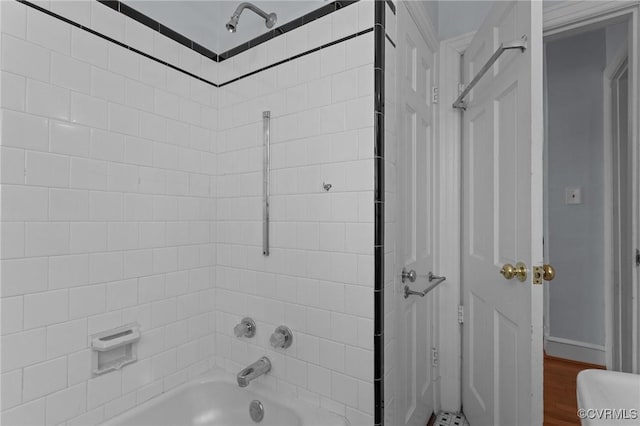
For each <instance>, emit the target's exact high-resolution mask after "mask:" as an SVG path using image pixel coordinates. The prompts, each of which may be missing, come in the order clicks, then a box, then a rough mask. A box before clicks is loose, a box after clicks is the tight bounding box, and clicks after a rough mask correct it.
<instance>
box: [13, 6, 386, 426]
mask: <svg viewBox="0 0 640 426" xmlns="http://www.w3.org/2000/svg"><path fill="white" fill-rule="evenodd" d="M38 4H39V5H41V6H45V7H47V8H51V9H52V10H53V11H55V12H56V13H60V14H62V15H64V16H67V17H68V18H69V19H72V20H74V21H76V22H78V23H80V24H83V25H86V26H90V27H91V28H93V29H95V30H97V31H99V32H101V33H103V34H105V35H107V36H109V37H111V38H113V39H115V40H117V41H120V42H123V43H126V44H128V45H130V46H133V47H135V48H136V49H139V50H141V51H143V52H145V53H148V54H149V55H152V56H154V57H156V58H159V59H160V60H162V61H166V62H169V63H171V64H173V65H175V66H177V67H180V68H182V69H185V70H187V71H189V72H191V73H193V74H195V75H197V76H199V77H202V78H204V79H206V80H208V81H211V82H215V83H224V82H225V81H229V80H231V79H233V78H236V77H238V76H242V75H244V74H246V73H248V72H251V71H255V70H257V69H259V68H262V67H265V66H269V65H272V64H274V63H275V62H277V61H281V60H283V59H286V58H289V57H291V56H293V55H298V54H300V53H303V52H306V51H308V50H309V49H313V48H316V47H318V46H321V45H323V44H327V43H331V42H334V41H336V40H339V39H341V38H343V37H347V36H350V35H353V34H355V33H357V32H358V31H362V30H366V29H368V28H371V26H372V23H373V7H372V5H371V3H370V2H360V3H358V4H354V5H350V6H348V7H345V8H344V9H342V10H340V11H338V12H336V13H333V14H331V15H328V16H326V17H324V18H321V19H319V20H317V21H314V22H312V23H311V24H308V25H305V26H303V27H300V28H298V29H296V30H294V31H292V32H289V33H287V34H285V35H283V36H281V37H278V38H275V39H273V40H271V41H269V42H267V43H264V44H262V45H260V46H258V47H256V48H253V49H250V50H248V51H246V52H244V53H242V54H240V55H238V56H236V57H234V58H232V59H229V60H227V61H224V62H222V63H219V64H216V63H214V62H212V61H210V60H208V59H206V58H204V57H200V56H199V55H197V54H195V53H194V52H192V51H190V50H188V49H186V48H184V47H183V46H181V45H179V44H177V43H175V42H173V41H171V40H169V39H166V38H165V37H164V36H162V35H159V34H157V33H154V32H153V31H151V30H150V29H148V28H146V27H143V26H141V25H139V24H137V23H136V22H134V21H132V20H130V19H128V18H125V17H124V16H123V15H120V14H118V13H117V12H115V11H112V10H111V9H109V8H107V7H105V6H103V5H101V4H99V3H97V2H69V3H67V2H51V3H48V2H43V3H38ZM2 32H3V34H2V70H3V71H2V88H1V89H2V107H3V122H2V147H1V148H2V151H1V155H2V209H1V215H2V223H1V226H2V229H1V232H2V242H3V244H2V253H1V257H2V313H3V317H2V324H3V327H2V372H3V375H2V386H3V387H2V397H3V401H2V409H3V412H2V421H3V423H5V424H12V423H17V422H19V421H25V422H27V423H29V422H30V423H32V424H45V423H46V424H59V423H65V422H67V423H68V424H92V423H97V422H100V421H102V420H103V419H106V418H108V417H111V416H113V415H115V414H117V413H119V412H121V411H123V410H125V409H127V408H130V407H131V406H133V405H136V404H138V403H140V402H142V401H144V400H146V399H148V398H150V397H152V396H154V395H157V394H158V393H160V392H163V391H166V390H168V389H170V388H171V387H174V386H176V385H178V384H180V383H182V382H184V381H185V380H187V379H188V378H190V377H193V376H196V375H198V374H199V373H200V372H202V371H204V370H205V369H207V368H209V367H210V366H212V365H214V364H217V365H219V366H221V367H223V368H225V369H227V370H229V371H232V372H234V373H235V372H236V371H237V370H238V369H239V368H241V367H243V366H245V365H246V364H247V363H249V362H252V361H253V360H255V359H257V358H258V357H259V356H261V355H262V354H267V355H268V356H269V357H270V358H271V360H272V362H273V370H272V373H271V374H270V375H268V376H266V377H263V378H260V379H259V380H264V381H265V382H267V383H270V384H271V385H272V386H273V387H274V388H277V389H278V390H279V391H282V392H284V393H293V394H296V395H297V396H298V397H301V398H303V399H305V400H307V401H310V402H312V403H314V404H317V405H321V406H324V407H326V408H327V409H329V410H331V411H334V412H337V413H339V414H342V415H345V416H347V417H348V418H349V419H350V420H351V422H352V424H354V425H359V424H372V423H373V422H372V417H371V416H372V412H373V392H372V375H373V255H372V253H373V234H374V230H373V228H374V227H373V222H374V218H373V182H374V180H373V134H372V133H373V131H372V126H373V68H372V64H373V33H372V32H368V33H365V34H361V35H359V36H357V37H353V38H350V39H348V40H346V41H342V42H340V43H337V44H334V45H332V46H330V47H326V48H324V49H321V50H318V51H315V52H313V53H310V54H308V55H304V56H302V57H299V58H297V59H295V60H292V61H287V62H284V63H282V64H280V65H278V66H276V67H272V68H269V69H266V70H263V71H259V72H257V73H256V74H254V75H252V76H250V77H246V78H242V79H240V80H238V81H236V82H234V83H231V84H227V85H223V86H222V87H221V88H219V89H218V88H215V87H214V86H212V85H209V84H206V83H205V82H202V81H200V80H198V79H196V78H192V77H189V76H187V75H185V74H182V73H179V72H178V71H175V70H173V69H171V68H169V67H166V66H164V65H162V64H159V63H157V62H154V61H152V60H150V59H148V58H145V57H143V56H141V55H137V54H135V53H133V52H131V51H129V50H127V49H125V48H123V47H120V46H117V45H116V44H114V43H111V42H108V41H106V40H104V39H102V38H100V37H97V36H95V35H92V34H88V33H87V32H84V31H82V30H81V29H78V28H75V27H72V26H70V25H68V24H65V23H62V22H60V21H58V20H55V19H54V18H52V17H49V16H47V15H45V14H44V13H42V12H39V11H37V10H34V9H32V8H29V7H26V6H24V5H22V4H19V3H17V2H13V1H7V2H2ZM218 108H219V109H218ZM263 110H270V111H271V114H272V151H271V158H272V174H271V178H272V212H271V219H272V227H271V238H272V248H271V255H270V256H269V257H268V258H265V257H263V256H262V231H261V212H262V206H261V195H262V193H261V188H262V173H261V171H262V133H261V130H262V120H261V118H262V111H263ZM218 122H219V123H220V125H219V126H218V125H217V123H218ZM323 183H327V184H331V185H332V186H331V189H330V190H329V191H325V190H324V188H323ZM216 265H217V266H216ZM244 315H249V316H253V317H254V318H255V319H256V321H257V323H258V334H257V336H256V338H254V339H253V340H247V339H237V338H235V337H233V335H232V329H233V326H234V325H235V323H236V322H237V321H239V320H240V318H241V317H242V316H244ZM130 321H138V322H140V324H141V325H142V332H143V337H142V341H141V343H140V350H139V357H140V360H139V361H138V362H137V363H135V364H132V365H130V366H127V367H125V368H124V369H123V370H122V371H118V372H113V373H108V374H106V375H103V376H99V377H96V378H92V377H91V374H90V365H89V361H90V351H89V349H88V335H90V334H92V333H94V332H97V331H101V330H103V329H108V328H111V327H115V326H117V325H120V324H121V323H126V322H130ZM280 324H286V325H288V326H289V327H291V328H292V330H293V331H294V334H295V340H294V345H293V346H292V347H291V348H289V349H287V350H285V351H274V350H272V348H271V347H270V346H269V344H268V338H269V335H270V334H271V332H272V331H273V329H274V328H275V327H276V326H277V325H280ZM214 355H215V358H214V357H213V356H214Z"/></svg>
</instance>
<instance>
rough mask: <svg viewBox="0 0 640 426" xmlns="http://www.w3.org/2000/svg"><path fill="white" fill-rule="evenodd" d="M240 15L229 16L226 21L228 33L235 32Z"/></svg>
mask: <svg viewBox="0 0 640 426" xmlns="http://www.w3.org/2000/svg"><path fill="white" fill-rule="evenodd" d="M239 18H240V17H239V16H237V15H235V14H234V15H233V16H232V17H231V19H229V22H227V31H229V32H230V33H235V32H236V28H237V27H238V19H239Z"/></svg>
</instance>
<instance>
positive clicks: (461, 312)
mask: <svg viewBox="0 0 640 426" xmlns="http://www.w3.org/2000/svg"><path fill="white" fill-rule="evenodd" d="M458 324H464V306H462V305H458Z"/></svg>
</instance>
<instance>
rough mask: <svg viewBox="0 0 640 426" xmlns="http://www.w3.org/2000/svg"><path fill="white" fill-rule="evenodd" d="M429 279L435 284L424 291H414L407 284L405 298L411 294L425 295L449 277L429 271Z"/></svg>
mask: <svg viewBox="0 0 640 426" xmlns="http://www.w3.org/2000/svg"><path fill="white" fill-rule="evenodd" d="M427 279H428V280H429V282H430V283H433V284H431V285H430V286H429V287H427V288H426V289H424V291H414V290H411V289H410V288H409V286H408V285H405V286H404V298H405V299H407V298H408V297H409V296H420V297H424V296H425V295H426V294H427V293H429V292H430V291H431V290H433V289H434V288H436V287H437V286H439V285H440V284H442V283H443V282H444V281H445V280H446V279H447V277H440V276H438V275H434V274H433V272H429V274H428V275H427Z"/></svg>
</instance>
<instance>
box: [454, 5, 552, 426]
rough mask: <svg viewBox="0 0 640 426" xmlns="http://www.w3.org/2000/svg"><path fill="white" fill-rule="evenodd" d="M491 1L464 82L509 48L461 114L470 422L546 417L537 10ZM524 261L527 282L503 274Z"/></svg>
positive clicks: (532, 421)
mask: <svg viewBox="0 0 640 426" xmlns="http://www.w3.org/2000/svg"><path fill="white" fill-rule="evenodd" d="M540 5H541V2H537V1H531V2H530V1H509V2H507V1H500V2H495V5H494V7H493V9H492V10H491V12H490V14H489V16H488V18H487V19H486V20H485V22H484V24H483V25H482V27H481V29H480V30H479V31H478V32H477V33H476V36H475V37H474V39H473V41H472V42H471V44H470V46H469V48H468V49H467V50H466V51H465V54H464V61H463V67H464V79H465V81H467V82H469V81H471V79H472V78H473V77H474V76H475V75H476V73H477V72H478V70H480V68H481V67H482V66H483V65H484V64H485V63H486V62H487V60H488V59H489V57H490V56H491V55H492V54H493V53H494V52H495V50H496V49H497V48H498V47H499V45H500V43H503V42H504V43H508V42H511V41H515V40H518V39H520V38H521V37H522V36H523V35H524V36H526V37H527V40H528V48H527V49H526V50H525V51H524V52H520V51H519V50H509V51H506V52H505V53H503V55H502V56H501V57H500V59H499V60H498V61H497V62H496V63H495V65H494V66H493V67H492V68H491V69H490V70H489V71H488V72H487V74H485V76H484V77H483V78H482V79H481V80H480V82H479V83H478V84H477V86H476V87H475V89H474V90H473V91H472V92H471V93H470V94H469V96H468V97H467V103H468V107H467V110H466V111H465V112H464V114H463V147H462V149H463V162H464V163H463V179H462V181H463V188H462V189H463V224H462V232H463V237H462V239H463V241H462V276H463V278H462V282H463V284H462V286H463V303H464V310H465V311H464V314H465V316H464V317H465V318H464V325H463V370H462V373H463V389H462V399H463V410H464V412H465V414H466V416H467V418H468V419H469V422H470V423H471V424H472V425H474V426H486V425H538V424H542V343H543V342H542V313H543V312H542V285H534V284H533V283H532V270H533V266H534V265H535V266H540V265H541V264H542V260H543V256H542V172H543V162H542V10H541V6H540ZM516 262H523V263H524V264H525V265H526V267H527V278H526V280H525V281H524V282H521V281H519V280H518V279H517V278H513V279H510V280H507V279H505V278H504V277H503V276H502V275H501V274H500V270H501V268H502V266H503V265H504V264H506V263H509V264H512V265H515V264H516Z"/></svg>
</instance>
